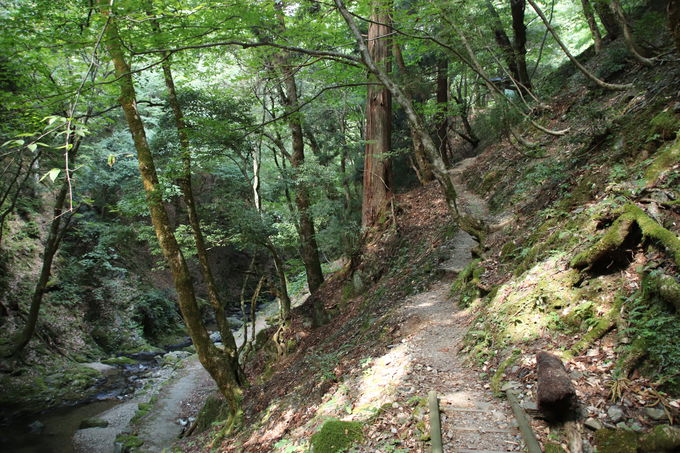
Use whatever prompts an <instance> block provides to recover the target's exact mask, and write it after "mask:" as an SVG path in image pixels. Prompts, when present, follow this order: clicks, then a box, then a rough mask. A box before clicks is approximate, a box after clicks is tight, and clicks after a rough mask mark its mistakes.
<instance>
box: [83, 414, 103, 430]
mask: <svg viewBox="0 0 680 453" xmlns="http://www.w3.org/2000/svg"><path fill="white" fill-rule="evenodd" d="M107 426H109V422H107V421H106V420H102V419H101V418H94V417H92V418H86V419H85V420H83V421H82V422H80V426H78V429H88V428H106V427H107Z"/></svg>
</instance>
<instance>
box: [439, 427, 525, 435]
mask: <svg viewBox="0 0 680 453" xmlns="http://www.w3.org/2000/svg"><path fill="white" fill-rule="evenodd" d="M450 429H452V430H454V431H470V432H478V433H480V434H484V433H513V434H516V433H518V432H519V431H518V430H517V429H495V428H494V429H482V428H468V427H465V426H452V427H451V428H450Z"/></svg>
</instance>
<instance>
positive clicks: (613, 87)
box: [527, 0, 631, 90]
mask: <svg viewBox="0 0 680 453" xmlns="http://www.w3.org/2000/svg"><path fill="white" fill-rule="evenodd" d="M527 1H528V2H529V4H530V5H531V7H532V8H533V9H534V11H536V14H538V16H539V17H540V18H541V20H542V21H543V23H544V24H545V26H546V28H547V29H548V30H549V31H550V34H551V35H552V36H553V38H554V39H555V42H557V44H558V45H559V46H560V48H562V51H563V52H564V54H565V55H566V56H567V57H568V58H569V60H571V62H572V63H574V65H575V66H576V67H577V68H578V69H579V71H581V72H582V73H583V75H585V76H586V77H587V78H588V79H590V80H591V81H593V82H594V83H595V84H596V85H597V86H599V87H601V88H604V89H607V90H626V89H628V88H630V87H631V85H619V84H614V83H607V82H605V81H603V80H600V79H598V78H597V77H596V76H595V75H594V74H593V73H592V72H590V71H588V70H587V69H586V68H585V66H583V65H582V64H581V63H579V61H578V60H577V59H576V58H575V57H574V56H573V55H572V54H571V52H569V49H568V48H567V46H566V45H565V44H564V43H563V42H562V40H561V39H560V36H559V35H558V34H557V32H556V31H555V29H554V28H553V26H552V25H550V21H548V19H547V18H546V17H545V14H543V11H542V10H541V8H539V7H538V5H537V4H536V2H535V1H534V0H527Z"/></svg>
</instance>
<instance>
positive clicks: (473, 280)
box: [451, 260, 484, 308]
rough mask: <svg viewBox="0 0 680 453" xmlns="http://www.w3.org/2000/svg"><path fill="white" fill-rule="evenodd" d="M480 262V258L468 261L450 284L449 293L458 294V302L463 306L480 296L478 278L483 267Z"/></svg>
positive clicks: (482, 271)
mask: <svg viewBox="0 0 680 453" xmlns="http://www.w3.org/2000/svg"><path fill="white" fill-rule="evenodd" d="M480 263H481V260H472V261H470V263H468V265H467V266H465V269H463V271H462V272H461V273H460V274H458V277H457V278H456V280H455V281H454V282H453V285H452V286H451V295H452V296H454V297H456V296H458V304H459V305H460V306H461V307H463V308H465V307H467V306H469V305H470V303H472V302H473V301H474V300H475V299H477V298H478V297H480V296H481V291H480V288H479V284H480V280H479V279H480V277H481V276H482V274H483V273H484V267H482V266H481V265H480Z"/></svg>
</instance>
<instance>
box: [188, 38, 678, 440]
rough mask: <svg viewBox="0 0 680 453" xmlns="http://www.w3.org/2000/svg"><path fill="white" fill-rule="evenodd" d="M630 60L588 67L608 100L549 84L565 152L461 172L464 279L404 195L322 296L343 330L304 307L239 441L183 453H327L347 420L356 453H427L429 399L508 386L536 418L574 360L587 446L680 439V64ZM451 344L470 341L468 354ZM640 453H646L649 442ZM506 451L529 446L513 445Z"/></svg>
mask: <svg viewBox="0 0 680 453" xmlns="http://www.w3.org/2000/svg"><path fill="white" fill-rule="evenodd" d="M615 45H618V44H617V43H615ZM617 52H618V51H617V50H616V46H612V47H610V48H609V49H608V50H607V51H605V52H603V53H602V54H601V55H600V56H598V57H596V58H593V59H591V60H590V61H589V62H588V65H589V67H590V68H591V69H593V70H597V71H599V73H600V75H601V76H603V77H607V80H608V81H615V82H618V83H624V82H630V81H635V85H634V86H635V88H631V89H629V90H627V91H615V92H608V91H603V90H601V89H598V88H594V87H590V86H589V85H588V83H587V82H586V81H585V80H584V79H583V77H582V76H581V75H580V74H574V73H573V72H572V73H571V74H569V71H563V72H558V73H556V75H555V78H556V79H555V80H554V86H562V87H563V89H561V90H560V91H559V93H558V94H557V95H556V96H555V97H554V98H553V99H552V100H551V102H550V103H549V105H550V107H549V109H546V110H543V111H542V112H541V113H540V115H539V116H538V117H537V119H538V120H539V121H541V122H543V123H544V124H547V125H549V126H550V127H552V128H554V129H563V128H569V132H568V134H566V135H565V136H563V137H552V136H547V135H542V134H539V133H538V132H534V131H532V130H531V129H529V128H528V127H526V128H525V129H522V127H523V126H522V125H521V124H520V125H518V126H517V131H516V132H519V133H522V134H524V137H525V139H526V140H527V141H530V142H533V145H532V146H531V147H530V148H526V147H522V146H520V145H518V144H516V142H515V141H514V140H512V137H510V138H509V139H507V138H504V139H500V140H497V141H493V140H491V139H489V140H488V142H490V143H489V144H488V145H487V146H486V147H484V148H483V149H482V150H480V154H479V156H478V157H477V158H476V159H474V160H471V161H465V162H464V166H463V167H459V168H458V170H457V172H458V173H460V174H461V175H462V179H463V180H464V182H465V184H466V185H467V190H468V193H463V194H462V195H463V196H462V198H463V200H464V202H463V204H464V205H465V204H467V205H468V210H467V212H468V214H471V215H472V216H473V217H475V219H474V221H472V222H470V221H468V222H465V223H464V229H466V230H467V231H468V232H470V233H472V234H473V235H474V236H476V238H477V239H479V240H480V241H481V244H480V245H479V246H478V247H476V246H475V243H474V242H472V240H471V239H469V240H467V244H468V245H466V247H467V249H466V250H467V251H466V252H464V253H463V254H462V255H465V256H463V257H462V258H461V260H464V261H469V263H468V265H467V266H466V267H465V269H461V268H456V266H455V264H457V263H458V264H459V263H460V262H461V261H460V260H457V259H453V261H454V262H453V263H452V262H451V260H452V257H456V253H457V252H456V250H457V249H456V247H457V244H459V243H460V241H461V237H462V236H461V235H462V234H465V233H462V232H461V229H459V227H458V226H457V225H455V224H453V223H452V222H451V221H450V220H449V216H448V213H447V211H446V209H445V206H444V201H443V199H442V197H441V195H440V193H439V191H438V189H437V188H436V187H434V186H432V185H430V186H426V187H423V188H420V189H416V190H414V191H412V192H410V193H407V194H404V195H400V196H398V197H396V198H395V201H394V203H393V205H392V206H391V209H390V210H389V211H388V212H386V213H385V215H384V216H383V217H382V218H381V219H380V221H379V222H378V225H376V227H375V228H374V229H372V230H370V231H369V232H368V233H367V235H366V237H365V241H364V244H365V245H364V248H363V249H362V250H361V254H360V255H359V254H358V255H357V256H355V257H354V258H353V259H352V260H351V262H349V263H347V265H346V266H345V268H344V269H343V270H342V271H341V272H338V273H337V274H335V275H334V276H333V277H332V278H331V279H329V281H328V282H327V283H326V285H325V286H324V287H323V288H322V290H321V291H320V292H319V293H318V294H316V295H315V297H320V298H322V299H323V300H324V302H325V303H326V306H327V307H328V308H329V309H330V310H332V312H333V313H334V317H333V320H332V322H331V324H329V325H327V326H325V327H323V328H320V329H317V330H311V329H310V328H309V327H308V326H307V325H306V324H304V323H303V322H302V321H300V319H303V317H302V316H301V315H304V309H305V308H304V307H302V310H300V311H298V312H297V316H295V319H296V321H295V322H294V323H293V325H292V326H290V327H289V328H288V329H287V330H286V332H285V335H284V338H283V339H279V344H278V348H277V347H276V345H274V344H272V343H271V342H270V341H269V342H268V341H266V340H267V337H265V336H264V335H262V336H261V337H260V342H259V347H260V349H259V352H258V354H257V357H256V358H255V359H254V360H253V361H251V362H250V364H249V368H248V373H249V376H251V379H252V380H253V385H252V387H250V388H249V389H248V390H247V392H246V395H245V398H244V404H245V412H244V418H243V424H242V428H240V429H238V430H237V431H236V432H235V433H232V435H231V436H227V431H228V429H227V427H225V426H224V425H220V424H217V426H216V427H214V428H213V429H212V430H210V431H208V432H207V433H204V434H202V435H201V436H202V437H200V438H198V439H191V440H189V441H186V442H185V443H184V444H183V445H182V447H183V449H185V450H191V451H202V450H203V449H207V448H208V445H209V446H210V448H214V447H219V448H218V450H219V451H249V452H251V451H252V452H255V451H286V452H293V451H306V450H307V449H308V448H309V446H310V439H314V440H313V442H322V441H323V438H324V436H323V435H316V436H314V433H315V432H317V431H319V430H320V429H321V427H322V426H324V423H325V422H326V421H328V420H329V419H342V420H345V421H354V422H357V424H347V425H337V426H336V425H333V424H332V423H331V424H328V425H326V426H327V427H326V428H324V429H323V430H322V432H323V433H325V434H328V433H330V434H331V435H332V434H333V429H334V428H335V429H336V430H339V432H340V433H341V434H342V433H344V434H346V435H347V436H349V437H352V438H354V441H353V444H354V445H355V448H356V449H355V450H354V451H377V450H380V451H425V450H427V448H429V447H428V443H427V440H426V439H427V414H426V412H427V411H426V410H425V409H424V407H423V404H424V397H425V396H426V395H427V391H428V390H430V389H436V390H437V391H438V392H439V393H440V394H441V395H444V397H443V402H444V406H446V404H447V403H449V402H450V399H451V398H453V396H455V395H458V396H460V395H461V394H462V393H456V392H459V391H460V390H461V388H462V389H464V390H467V391H470V392H472V391H475V392H476V391H481V392H484V391H485V389H487V390H486V392H487V393H488V394H490V393H491V392H492V391H495V392H499V390H500V389H501V388H508V387H514V388H515V389H517V390H519V391H520V392H521V396H522V397H523V398H524V400H525V404H526V403H527V402H530V401H532V400H533V399H534V397H535V395H534V391H535V382H536V381H535V379H536V374H535V354H536V353H537V352H538V351H541V350H547V351H549V352H552V353H555V354H557V355H559V356H561V357H562V359H563V360H564V361H565V364H566V365H567V369H568V370H569V371H570V376H571V377H572V379H573V381H574V383H575V386H576V389H577V395H578V397H579V400H580V406H581V412H582V414H581V415H582V418H581V421H586V428H584V427H582V426H581V427H580V430H581V431H582V437H583V439H584V441H585V443H586V444H587V445H596V444H597V445H599V450H598V451H622V450H620V449H617V448H619V447H613V448H614V449H610V450H607V449H606V444H607V442H610V440H611V439H610V435H612V434H615V433H616V432H615V431H613V430H612V431H607V430H602V431H598V434H597V435H595V433H596V431H595V430H596V429H600V428H619V429H623V430H628V431H629V432H631V433H635V432H638V431H646V430H648V429H650V428H652V427H653V426H655V425H659V424H668V423H672V422H674V421H675V417H676V416H677V414H678V409H680V402H679V400H678V399H676V398H678V396H680V343H679V342H680V331H678V329H679V327H678V325H680V324H678V322H677V311H676V310H678V308H680V303H679V300H678V294H680V292H679V291H678V288H679V287H680V286H679V283H678V281H679V280H678V275H679V274H678V269H679V268H680V247H679V246H678V243H679V242H680V240H679V239H678V233H679V232H680V210H679V209H678V200H679V199H680V193H679V192H678V177H679V175H680V172H679V171H678V170H680V139H679V138H677V131H678V129H680V103H679V100H678V97H677V93H678V90H680V65H678V63H677V61H675V60H669V61H668V62H666V63H665V64H662V65H658V66H656V67H654V68H651V69H645V68H641V67H637V66H634V65H632V64H631V63H630V62H628V61H627V60H617V65H616V67H614V66H613V64H612V61H613V59H615V58H619V57H617V55H620V54H619V53H617ZM614 69H615V70H614ZM560 77H561V78H560ZM509 140H511V141H509ZM459 189H462V187H461V188H459ZM482 199H485V200H487V202H488V207H489V209H490V214H489V215H486V212H485V211H484V209H483V206H482V203H483V202H482V201H481V200H482ZM468 238H469V236H468ZM458 250H459V252H460V249H458ZM473 255H475V257H476V259H474V260H472V258H473ZM449 285H450V286H451V288H452V289H451V292H450V295H451V297H452V301H449V299H448V297H449V296H448V295H447V291H446V290H445V288H446V287H448V286H449ZM454 302H455V304H456V305H454ZM428 304H431V305H428ZM428 306H430V307H436V308H425V307H428ZM430 309H431V310H433V311H432V312H431V314H430V315H425V314H423V313H426V312H428V310H430ZM461 310H462V311H461ZM428 316H430V317H429V318H428ZM455 332H460V335H461V336H463V333H464V339H463V340H462V341H463V342H462V343H460V344H459V343H458V339H457V338H456V335H458V334H457V333H455ZM410 348H415V349H410ZM277 350H278V352H279V353H278V354H277ZM284 350H285V351H286V353H285V354H283V355H281V353H282V352H283V351H284ZM427 350H430V351H434V352H435V354H434V356H431V355H428V354H426V352H425V351H427ZM405 351H411V353H406V352H405ZM409 354H410V355H409ZM426 357H427V360H434V361H433V362H432V363H428V361H427V360H426ZM438 360H443V361H442V362H437V361H438ZM435 363H437V365H435ZM451 373H453V374H451ZM461 386H462V387H461ZM482 394H484V393H482ZM447 398H448V399H447ZM484 398H486V396H477V397H475V398H474V399H475V400H477V401H476V402H479V403H480V405H482V404H481V403H485V404H491V405H493V406H494V407H497V408H498V417H499V418H500V422H501V424H504V425H506V426H505V427H497V428H496V430H497V431H499V432H504V431H503V430H509V431H510V433H504V434H510V435H511V436H513V434H511V433H512V419H511V417H510V416H509V415H508V413H507V411H506V410H505V409H503V403H502V401H501V400H497V401H493V402H492V401H490V400H489V401H482V400H484ZM475 404H476V403H475ZM527 405H528V406H530V404H527ZM478 407H481V406H478ZM447 415H448V414H447ZM448 423H449V425H446V421H445V426H450V427H454V424H455V422H453V421H452V420H449V422H448ZM533 425H534V428H535V430H536V431H537V433H538V435H539V437H540V439H541V441H542V442H543V443H544V445H545V444H547V443H553V444H555V445H554V447H555V448H558V444H562V445H563V446H564V447H566V445H567V440H565V439H566V438H565V437H564V432H563V429H562V427H561V426H560V425H548V424H546V423H545V422H544V421H542V420H538V419H535V420H534V421H533ZM459 427H460V426H459ZM488 430H493V429H491V428H489V429H488ZM488 430H487V431H488ZM449 431H450V432H451V433H452V436H451V437H446V436H448V434H449ZM463 431H464V430H463ZM352 433H354V434H352ZM335 434H337V432H336V433H335ZM347 436H345V437H347ZM626 436H628V437H627V439H628V440H627V442H628V445H629V446H631V448H634V442H637V440H636V436H637V435H636V434H627V435H626ZM340 437H343V435H340ZM454 437H455V429H453V428H451V429H450V430H445V440H447V439H448V440H451V439H453V438H454ZM502 441H503V440H502ZM505 441H507V442H508V443H506V448H507V449H508V450H510V451H512V450H514V449H516V448H519V444H518V443H516V442H517V441H516V438H513V439H509V440H508V439H506V440H505ZM511 442H515V444H512V443H511ZM316 445H317V450H318V449H319V448H320V447H319V444H318V443H317V444H316ZM457 447H458V448H460V445H457ZM496 448H497V447H496ZM572 448H574V447H573V445H572ZM317 450H315V451H317ZM318 451H322V450H318ZM572 451H573V450H572ZM631 451H633V450H631Z"/></svg>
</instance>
